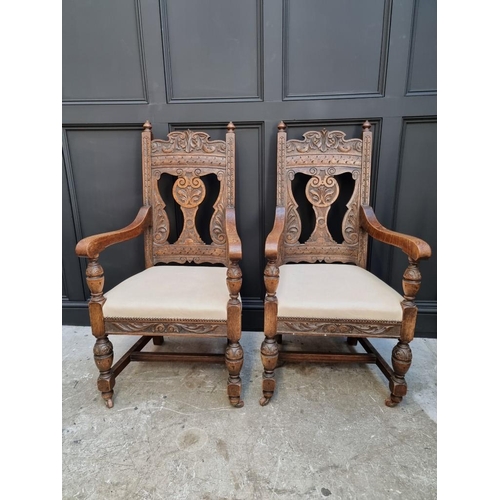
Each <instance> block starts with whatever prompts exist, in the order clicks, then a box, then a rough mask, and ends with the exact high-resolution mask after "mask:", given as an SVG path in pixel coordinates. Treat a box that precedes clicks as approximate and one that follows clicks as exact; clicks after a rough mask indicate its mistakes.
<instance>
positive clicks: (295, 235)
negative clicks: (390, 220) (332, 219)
mask: <svg viewBox="0 0 500 500" xmlns="http://www.w3.org/2000/svg"><path fill="white" fill-rule="evenodd" d="M285 128H286V126H285V124H284V123H283V122H281V123H280V125H279V126H278V181H277V206H279V207H284V208H285V214H286V222H285V233H284V245H283V246H284V249H283V263H286V262H343V263H354V264H356V265H358V266H361V267H366V256H367V237H368V235H367V234H366V232H365V231H364V230H362V229H361V228H360V224H359V210H360V205H369V202H370V199H369V197H370V170H371V154H372V132H371V130H370V128H371V125H370V123H369V122H368V121H366V122H365V123H364V124H363V135H362V139H346V138H345V133H344V132H341V131H338V130H333V131H328V130H325V129H323V130H321V131H316V130H313V131H309V132H306V133H305V134H304V135H303V137H304V140H287V134H286V132H285ZM298 173H302V174H306V175H307V176H308V177H309V180H308V181H307V184H306V186H305V197H306V198H307V200H308V201H309V202H310V203H311V205H312V208H313V210H314V215H315V219H316V220H315V225H314V229H313V231H312V233H311V235H310V237H309V238H308V239H307V241H304V242H302V243H301V242H299V238H300V235H301V231H302V222H301V218H300V215H299V210H298V204H297V201H296V199H295V197H294V192H293V189H292V181H293V179H294V178H295V175H296V174H298ZM346 173H347V174H350V175H351V176H352V179H353V181H354V188H353V191H352V196H351V197H350V199H349V201H348V202H347V204H346V207H347V210H346V212H345V215H344V217H343V219H342V226H341V232H342V237H343V241H342V242H340V243H339V242H337V241H335V240H334V239H333V237H332V235H331V233H330V231H329V229H328V223H327V221H328V213H329V211H330V209H331V207H332V204H334V203H335V201H336V200H337V198H338V197H339V194H340V184H339V182H338V181H337V179H336V177H337V176H339V175H342V174H346ZM351 182H352V181H351ZM339 239H340V238H339Z"/></svg>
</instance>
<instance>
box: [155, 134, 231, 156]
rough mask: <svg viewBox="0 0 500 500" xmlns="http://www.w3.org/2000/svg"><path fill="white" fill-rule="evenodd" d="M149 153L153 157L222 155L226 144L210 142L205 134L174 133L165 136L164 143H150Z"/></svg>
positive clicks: (156, 141)
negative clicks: (201, 153)
mask: <svg viewBox="0 0 500 500" xmlns="http://www.w3.org/2000/svg"><path fill="white" fill-rule="evenodd" d="M151 152H152V154H153V155H158V154H161V153H167V154H182V153H194V152H203V153H205V154H215V155H217V154H219V155H221V154H222V155H224V154H225V152H226V143H225V141H211V140H210V136H209V135H208V134H207V133H205V132H193V131H191V130H184V131H175V132H170V134H168V135H167V140H166V141H164V140H159V139H157V140H154V141H152V150H151Z"/></svg>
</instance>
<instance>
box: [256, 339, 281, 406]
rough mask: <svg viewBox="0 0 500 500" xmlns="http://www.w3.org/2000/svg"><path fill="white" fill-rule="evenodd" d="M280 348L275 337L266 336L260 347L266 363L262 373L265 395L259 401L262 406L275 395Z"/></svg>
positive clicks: (262, 357)
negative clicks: (276, 369) (275, 372)
mask: <svg viewBox="0 0 500 500" xmlns="http://www.w3.org/2000/svg"><path fill="white" fill-rule="evenodd" d="M278 356H279V349H278V343H277V342H276V338H275V337H266V339H265V340H264V342H262V346H261V348H260V357H261V360H262V364H263V365H264V373H263V375H262V393H263V396H262V398H261V399H260V401H259V403H260V405H261V406H266V405H267V404H268V403H269V401H270V400H271V398H272V397H273V394H274V390H275V388H276V379H275V376H274V369H275V368H276V364H277V363H278Z"/></svg>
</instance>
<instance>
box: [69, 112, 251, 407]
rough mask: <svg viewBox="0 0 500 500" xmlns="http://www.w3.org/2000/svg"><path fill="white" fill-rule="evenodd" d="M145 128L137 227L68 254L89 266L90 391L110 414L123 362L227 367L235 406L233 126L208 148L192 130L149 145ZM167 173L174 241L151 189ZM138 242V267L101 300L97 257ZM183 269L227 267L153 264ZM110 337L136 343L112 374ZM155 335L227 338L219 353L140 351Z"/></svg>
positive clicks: (237, 245)
mask: <svg viewBox="0 0 500 500" xmlns="http://www.w3.org/2000/svg"><path fill="white" fill-rule="evenodd" d="M151 129H152V127H151V124H150V123H149V122H146V123H145V124H144V131H143V132H142V178H143V203H144V205H143V207H141V208H140V210H139V213H138V214H137V217H136V219H135V220H134V221H133V222H132V223H131V224H130V225H129V226H127V227H125V228H123V229H121V230H118V231H113V232H109V233H104V234H99V235H95V236H90V237H88V238H84V239H83V240H81V241H80V242H79V243H78V245H77V246H76V253H77V255H78V256H80V257H86V258H87V259H88V266H87V271H86V275H87V283H88V286H89V289H90V292H91V298H90V302H89V314H90V323H91V328H92V334H93V335H94V336H95V337H96V343H95V346H94V359H95V363H96V365H97V368H98V369H99V372H100V373H99V378H98V380H97V387H98V389H99V390H100V391H101V393H102V397H103V398H104V400H105V402H106V405H107V406H108V407H109V408H111V407H112V406H113V387H114V385H115V378H116V377H117V376H118V374H119V373H120V372H121V371H122V370H123V369H124V368H125V366H126V365H128V363H130V361H161V360H164V361H207V362H224V361H225V363H226V366H227V369H228V371H229V379H228V386H227V392H228V396H229V400H230V403H231V404H232V405H233V406H236V407H241V406H243V401H242V400H241V399H240V395H241V379H240V371H241V368H242V365H243V350H242V348H241V345H240V342H239V340H240V337H241V301H240V296H239V292H240V289H241V284H242V274H241V270H240V267H239V261H240V260H241V256H242V252H241V242H240V239H239V237H238V233H237V230H236V218H235V209H234V207H235V134H234V129H235V127H234V125H233V124H232V123H229V124H228V126H227V134H226V140H225V141H211V140H210V137H209V136H208V134H206V133H204V132H192V131H190V130H187V131H176V132H171V133H170V134H168V136H167V140H159V139H153V136H152V132H151ZM165 174H166V175H169V176H172V184H173V185H172V197H173V199H175V201H176V202H177V204H178V205H179V206H180V210H181V212H182V216H183V220H184V224H183V227H182V231H181V232H180V235H179V237H178V238H177V240H176V241H173V242H172V238H170V241H169V233H170V226H171V221H169V217H168V215H167V212H166V211H165V201H164V199H163V198H162V195H161V194H160V190H159V181H160V178H161V177H162V176H163V175H165ZM209 174H214V176H216V178H217V180H218V182H217V183H216V184H218V185H219V191H218V196H217V199H216V201H215V204H214V206H213V208H214V211H213V215H212V217H211V220H210V224H209V226H210V227H209V234H210V239H211V242H210V243H209V244H208V243H205V241H204V240H203V239H202V238H201V237H200V234H199V233H198V230H197V224H196V221H197V219H196V215H197V212H198V208H199V206H200V204H201V203H202V202H203V200H204V199H205V196H206V191H207V187H206V186H207V185H209V184H208V183H205V182H204V181H203V178H204V176H207V175H209ZM141 234H143V235H144V255H145V267H146V269H145V270H144V271H142V272H140V273H138V274H136V275H134V276H132V277H130V278H129V279H127V280H125V281H123V282H121V283H119V284H118V285H117V286H116V287H114V288H113V289H112V290H109V291H107V292H106V293H103V290H104V270H103V268H102V266H101V265H100V264H99V261H98V258H99V254H100V253H101V252H102V251H103V250H105V249H106V248H107V247H108V246H110V245H113V244H116V243H120V242H122V241H126V240H129V239H131V238H135V237H137V236H139V235H141ZM186 262H188V263H189V262H193V263H196V264H200V263H208V264H223V265H224V266H225V267H220V266H219V267H217V266H213V265H212V266H198V265H196V266H184V265H155V264H172V263H177V264H184V263H186ZM226 287H227V288H226ZM228 290H229V293H228ZM108 335H140V336H141V338H140V339H139V341H138V342H136V343H135V344H134V345H133V346H132V348H131V349H130V350H129V351H128V352H127V353H126V354H125V355H124V356H123V357H122V358H121V359H120V360H119V361H118V362H117V363H116V364H115V365H114V366H113V345H112V344H111V342H110V340H109V338H108ZM163 336H179V337H227V347H226V348H225V354H207V353H193V354H180V353H167V352H141V351H142V349H143V348H144V346H145V345H146V344H147V343H148V342H149V341H150V340H151V339H152V340H153V342H154V344H156V345H161V344H162V343H163Z"/></svg>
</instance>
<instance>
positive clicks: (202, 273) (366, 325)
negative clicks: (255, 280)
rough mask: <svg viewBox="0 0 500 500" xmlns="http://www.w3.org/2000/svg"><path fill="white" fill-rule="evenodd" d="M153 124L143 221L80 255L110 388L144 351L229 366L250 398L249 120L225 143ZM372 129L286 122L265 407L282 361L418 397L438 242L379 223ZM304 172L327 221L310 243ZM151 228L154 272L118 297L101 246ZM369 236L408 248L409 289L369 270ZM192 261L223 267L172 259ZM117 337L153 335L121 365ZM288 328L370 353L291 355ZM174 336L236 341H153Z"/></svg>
mask: <svg viewBox="0 0 500 500" xmlns="http://www.w3.org/2000/svg"><path fill="white" fill-rule="evenodd" d="M151 128H152V127H151V124H150V123H149V122H146V123H145V124H144V130H143V132H142V177H143V206H142V207H141V208H140V210H139V213H138V214H137V217H136V218H135V220H134V221H133V222H132V223H131V224H130V225H129V226H127V227H125V228H123V229H121V230H118V231H113V232H109V233H104V234H99V235H95V236H90V237H87V238H84V239H83V240H81V241H80V242H79V243H78V245H77V247H76V253H77V255H78V256H80V257H86V258H87V259H88V266H87V270H86V276H87V284H88V287H89V289H90V293H91V298H90V301H89V314H90V324H91V328H92V333H93V335H94V336H95V337H96V342H95V346H94V359H95V363H96V365H97V368H98V369H99V377H98V380H97V387H98V389H99V391H101V394H102V397H103V398H104V400H105V402H106V405H107V406H108V407H109V408H111V407H112V406H113V387H114V385H115V379H116V377H117V376H118V375H119V373H120V372H121V371H122V370H123V369H124V368H125V367H126V366H127V364H128V363H130V361H159V360H162V361H207V362H225V364H226V367H227V370H228V372H229V378H228V382H227V392H228V396H229V401H230V403H231V405H233V406H235V407H242V406H243V401H242V399H241V378H240V371H241V368H242V366H243V349H242V347H241V345H240V338H241V300H240V295H239V292H240V289H241V285H242V273H241V269H240V267H239V262H240V260H241V258H242V250H241V242H240V238H239V236H238V233H237V230H236V217H235V195H236V193H235V127H234V125H233V124H232V123H229V124H228V126H227V134H226V140H225V141H211V140H210V137H209V136H208V134H206V133H204V132H192V131H190V130H187V131H176V132H171V133H170V134H168V136H167V140H160V139H153V136H152V132H151ZM370 128H371V125H370V123H369V122H368V121H366V122H365V123H364V124H363V134H362V138H361V139H358V138H354V139H346V138H345V134H344V133H343V132H340V131H327V130H321V131H310V132H307V133H305V134H304V140H301V141H299V140H287V134H286V131H285V129H286V126H285V124H284V123H283V122H281V123H280V124H279V126H278V144H277V201H276V217H275V223H274V227H273V229H272V231H271V233H270V234H269V236H268V238H267V241H266V247H265V254H266V259H267V265H266V268H265V271H264V281H265V286H266V297H265V302H264V335H265V339H264V341H263V343H262V347H261V359H262V363H263V367H264V373H263V396H262V399H261V400H260V404H261V405H265V404H267V403H268V402H269V401H270V399H271V397H272V396H273V393H274V390H275V386H276V380H275V374H274V372H275V368H276V365H277V362H278V359H280V360H282V361H309V362H321V363H324V362H348V361H351V362H356V363H376V364H377V366H378V367H379V368H380V369H381V371H382V373H383V374H384V375H385V376H386V377H387V378H388V380H389V387H390V391H391V394H390V397H389V398H388V399H387V401H386V404H387V405H388V406H394V405H396V404H398V403H399V402H400V401H401V400H402V398H403V396H404V395H405V394H406V391H407V386H406V382H405V374H406V372H407V371H408V369H409V367H410V364H411V359H412V355H411V349H410V346H409V343H410V342H411V340H412V339H413V336H414V331H415V323H416V317H417V308H416V306H415V303H414V300H415V296H416V294H417V291H418V289H419V287H420V279H421V276H420V272H419V269H418V262H419V260H420V259H426V258H429V257H430V255H431V250H430V247H429V246H428V245H427V243H425V242H424V241H422V240H420V239H418V238H414V237H412V236H407V235H404V234H400V233H396V232H393V231H390V230H388V229H386V228H384V227H383V226H382V225H381V224H380V223H379V222H378V221H377V219H376V217H375V214H374V212H373V210H372V208H371V207H370V204H369V201H370V200H369V195H370V170H371V151H372V133H371V130H370ZM299 173H301V174H306V176H307V177H308V181H307V184H306V186H305V197H306V198H307V200H308V201H309V202H310V204H311V206H312V209H313V211H314V215H315V225H314V229H313V230H312V232H311V234H310V236H309V237H308V238H307V239H306V240H305V239H304V238H302V237H301V235H302V233H303V231H302V223H301V217H300V215H299V210H298V204H297V201H296V198H295V195H294V190H293V188H292V181H293V179H294V177H295V175H296V174H299ZM164 174H169V175H170V176H173V179H175V180H174V181H173V185H172V196H173V198H174V199H175V201H176V202H177V204H178V205H179V206H180V210H181V211H182V215H183V219H184V223H183V228H182V231H181V232H180V235H179V237H178V238H177V240H176V241H175V242H172V241H171V240H172V238H170V241H169V233H170V224H169V217H168V215H167V211H166V210H165V202H164V199H163V197H162V195H161V193H160V190H159V186H158V184H159V180H160V178H161V177H162V175H164ZM208 174H215V175H216V177H217V179H218V181H219V182H220V190H219V194H218V197H217V200H216V201H215V204H214V206H213V208H214V210H213V215H212V217H211V220H210V225H209V233H210V238H211V240H212V241H211V243H210V244H206V243H205V242H204V240H203V239H202V238H201V237H200V234H199V232H198V230H197V226H196V215H197V212H198V208H199V206H200V204H201V203H202V202H203V200H204V199H205V196H206V190H207V187H206V183H205V182H204V180H203V177H204V176H206V175H208ZM342 174H347V177H349V178H350V179H352V182H353V184H354V187H353V190H352V195H351V196H350V199H349V201H348V202H347V204H346V210H345V214H344V216H343V219H342V224H341V233H342V238H339V237H337V239H343V241H341V242H337V241H335V240H334V239H333V237H332V235H331V233H330V231H329V228H328V223H327V221H328V213H329V211H330V208H331V206H332V204H334V203H335V201H336V200H337V198H338V197H339V194H340V191H341V185H342V183H341V182H339V179H340V177H338V176H342ZM343 178H345V175H344V176H343ZM141 234H143V235H144V253H145V264H146V265H145V267H146V269H145V270H144V271H142V272H140V273H138V274H136V275H134V276H132V277H130V278H129V279H127V280H125V281H123V282H122V283H120V284H118V285H117V286H116V287H114V288H113V289H112V290H109V291H108V292H107V293H104V270H103V268H102V266H101V265H100V264H99V261H98V259H99V254H100V253H101V252H102V251H103V250H104V249H105V248H106V247H108V246H110V245H113V244H116V243H119V242H122V241H126V240H129V239H131V238H135V237H137V236H139V235H141ZM369 235H370V236H372V237H373V238H375V239H377V240H379V241H382V242H384V243H388V244H390V245H394V246H396V247H399V248H400V249H401V250H403V252H405V253H406V254H407V255H408V260H409V265H408V268H407V269H406V271H405V273H404V275H403V295H400V294H399V293H398V292H397V291H395V290H394V289H392V288H391V287H390V286H388V285H387V284H385V283H384V282H383V281H381V280H379V279H378V278H377V277H376V276H374V275H373V274H371V273H370V272H368V271H367V270H366V258H367V243H368V236H369ZM301 240H302V241H301ZM189 262H193V263H195V264H201V263H203V264H219V266H217V265H211V266H206V265H205V266H186V265H172V264H175V263H177V264H185V263H189ZM304 262H306V264H304ZM162 264H170V265H162ZM221 264H222V265H223V266H220V265H221ZM116 334H119V335H139V336H140V339H139V340H138V341H137V342H136V343H135V344H134V345H133V346H132V347H131V348H130V350H129V351H128V352H127V353H126V354H125V355H124V356H122V358H121V359H120V360H118V361H117V362H116V363H115V364H114V365H113V346H112V344H111V342H110V340H109V337H108V336H109V335H116ZM284 334H292V335H310V336H317V335H320V336H337V337H338V336H342V337H347V341H348V343H349V344H350V345H356V343H357V341H358V340H359V342H360V343H361V345H362V347H363V348H364V350H365V351H366V352H365V353H358V352H350V353H318V352H290V351H289V352H287V351H286V350H283V349H280V348H279V343H281V337H282V335H284ZM164 336H181V337H226V338H227V346H226V348H225V353H220V354H211V353H191V354H186V353H183V354H181V353H169V352H161V351H155V352H144V351H142V349H143V348H144V346H145V345H146V344H147V343H148V342H149V341H150V340H153V342H154V344H155V345H161V344H162V343H163V337H164ZM370 337H389V338H395V339H398V342H397V345H396V346H395V347H394V350H393V352H392V368H391V367H390V366H389V364H388V363H387V362H386V361H385V360H384V359H383V358H382V357H381V356H380V354H379V353H378V352H377V351H376V350H375V348H374V347H373V346H372V344H371V343H370V342H369V340H368V339H369V338H370Z"/></svg>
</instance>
